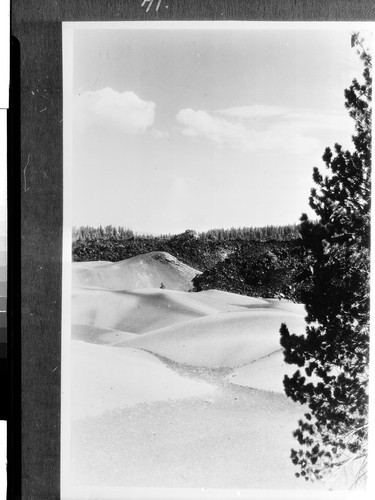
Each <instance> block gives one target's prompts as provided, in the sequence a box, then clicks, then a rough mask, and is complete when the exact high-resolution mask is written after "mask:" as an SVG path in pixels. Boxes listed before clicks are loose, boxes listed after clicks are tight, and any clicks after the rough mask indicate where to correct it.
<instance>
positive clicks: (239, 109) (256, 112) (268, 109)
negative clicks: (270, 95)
mask: <svg viewBox="0 0 375 500" xmlns="http://www.w3.org/2000/svg"><path fill="white" fill-rule="evenodd" d="M217 112H218V113H220V114H222V115H226V116H232V117H237V118H254V119H255V118H274V117H275V116H282V115H285V113H286V112H287V108H284V107H282V106H266V105H262V104H254V105H253V106H235V107H233V108H227V109H219V110H218V111H217Z"/></svg>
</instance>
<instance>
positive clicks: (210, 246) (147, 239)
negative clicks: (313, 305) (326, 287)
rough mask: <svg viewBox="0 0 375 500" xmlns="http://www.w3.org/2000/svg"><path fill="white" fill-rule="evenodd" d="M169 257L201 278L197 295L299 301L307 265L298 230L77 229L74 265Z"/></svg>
mask: <svg viewBox="0 0 375 500" xmlns="http://www.w3.org/2000/svg"><path fill="white" fill-rule="evenodd" d="M154 251H161V252H168V253H170V254H172V255H173V256H175V257H176V258H177V259H179V260H180V261H182V262H184V263H185V264H188V265H189V266H191V267H193V268H194V269H197V271H200V272H201V273H202V274H199V275H197V277H196V278H195V279H194V280H193V284H192V288H193V289H195V290H196V291H199V290H205V289H210V288H216V289H220V290H225V291H229V292H235V293H240V294H245V295H253V296H261V297H282V296H285V297H287V298H290V299H293V300H300V298H301V295H300V291H301V290H300V289H301V287H300V285H299V284H298V282H299V277H300V276H302V275H303V272H304V268H305V264H304V261H303V251H302V248H301V246H300V237H299V226H298V225H296V224H295V225H289V226H266V227H248V228H231V229H212V230H210V231H207V232H204V233H197V232H195V231H192V230H187V231H185V232H184V233H181V234H177V235H158V236H155V235H147V234H142V235H137V234H136V233H134V232H133V231H132V230H131V229H127V228H123V227H114V226H106V227H98V228H94V227H90V226H85V227H80V228H75V229H74V230H73V260H74V261H76V262H79V261H98V260H104V261H110V262H117V261H120V260H124V259H128V258H130V257H135V256H137V255H140V254H144V253H148V252H154Z"/></svg>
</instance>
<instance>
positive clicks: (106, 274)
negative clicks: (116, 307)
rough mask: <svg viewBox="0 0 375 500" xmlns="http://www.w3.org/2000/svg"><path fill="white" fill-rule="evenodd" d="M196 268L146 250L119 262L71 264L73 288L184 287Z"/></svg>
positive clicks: (160, 253) (181, 288)
mask: <svg viewBox="0 0 375 500" xmlns="http://www.w3.org/2000/svg"><path fill="white" fill-rule="evenodd" d="M198 273H199V271H197V270H196V269H193V268H192V267H189V266H187V265H186V264H183V263H182V262H180V261H179V260H178V259H176V258H175V257H173V256H172V255H170V254H169V253H167V252H150V253H147V254H143V255H138V256H137V257H132V258H130V259H126V260H123V261H121V262H115V263H112V262H104V263H103V262H101V263H96V262H95V263H86V262H85V263H81V262H77V263H73V276H72V283H73V286H74V287H79V286H96V287H102V288H109V289H111V290H133V289H138V288H159V287H160V284H161V282H163V283H164V284H165V286H166V288H167V289H171V290H186V291H188V290H189V289H190V288H191V287H192V284H191V280H192V279H193V278H194V276H195V275H196V274H198Z"/></svg>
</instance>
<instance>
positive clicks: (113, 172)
mask: <svg viewBox="0 0 375 500" xmlns="http://www.w3.org/2000/svg"><path fill="white" fill-rule="evenodd" d="M74 24H75V27H74V29H73V35H72V37H73V39H72V57H71V61H70V60H69V61H68V63H69V64H71V65H72V67H71V71H72V78H71V79H69V81H68V83H66V80H67V79H65V83H64V97H67V101H68V102H69V103H70V104H69V105H68V107H69V106H70V107H71V109H70V111H71V112H70V113H67V117H65V116H64V120H65V119H67V120H69V124H68V127H69V130H71V131H72V133H71V134H70V135H69V137H70V138H71V139H69V140H71V141H72V145H71V154H70V155H69V158H68V159H66V161H65V163H64V168H70V169H71V175H72V224H73V225H74V226H80V225H92V226H99V225H103V226H104V225H109V224H111V225H114V226H119V225H120V226H124V227H127V228H130V229H133V230H134V231H136V232H139V233H142V232H147V233H154V234H159V233H163V234H168V233H180V232H183V231H185V230H186V229H193V230H196V231H205V230H208V229H211V228H230V227H244V226H264V225H270V224H275V225H279V224H290V223H296V222H298V220H299V217H300V216H301V214H302V213H303V212H307V213H308V214H309V215H310V216H313V213H312V212H311V210H310V209H309V206H308V197H309V193H310V189H311V188H312V187H313V181H312V171H313V167H314V166H318V167H320V168H321V170H322V171H323V172H324V171H325V166H324V164H323V162H322V160H321V157H322V155H323V153H324V149H325V148H326V147H327V146H330V147H333V146H334V144H335V143H336V142H338V143H340V144H342V145H343V146H344V147H345V148H351V135H352V134H353V132H354V127H353V121H352V120H351V119H350V118H349V116H348V114H347V111H346V109H345V106H344V89H345V88H347V87H348V86H349V85H350V83H351V81H352V79H353V77H357V78H360V77H361V73H362V65H361V63H360V61H359V58H358V56H357V55H356V53H355V50H354V49H353V48H351V32H352V31H353V30H352V29H351V27H349V26H347V25H342V27H340V29H338V28H337V25H329V24H328V23H324V25H322V27H321V28H319V29H316V28H315V27H313V26H312V25H307V24H304V25H301V24H299V23H289V24H285V23H284V25H283V26H280V24H277V23H241V26H240V27H239V26H235V27H231V26H230V25H228V24H226V29H222V28H221V26H223V23H221V24H216V25H215V26H214V25H213V23H211V24H209V25H208V24H205V23H203V24H202V23H200V24H199V28H197V26H198V25H197V23H190V25H189V26H188V28H190V29H187V26H186V24H184V25H178V26H176V25H175V24H174V25H172V24H169V25H168V27H166V28H165V29H164V28H163V26H162V24H161V23H158V28H157V29H156V28H155V29H154V28H152V29H150V28H148V29H144V28H141V27H138V29H134V26H135V23H126V24H124V25H122V24H116V25H111V26H109V25H108V24H106V23H103V24H98V23H96V24H95V27H93V26H94V25H91V27H89V25H90V23H86V24H85V25H84V24H83V23H74ZM224 24H225V23H224ZM148 25H149V26H152V24H151V23H148ZM245 25H246V26H245ZM112 26H116V29H113V28H112ZM129 26H130V27H129ZM244 28H245V29H244ZM254 28H255V29H254ZM65 42H66V39H65ZM65 70H66V68H64V71H65ZM65 109H66V108H65ZM64 112H65V110H64ZM65 140H67V139H66V138H64V141H65ZM67 162H68V163H69V164H68V165H67V164H66V163H67Z"/></svg>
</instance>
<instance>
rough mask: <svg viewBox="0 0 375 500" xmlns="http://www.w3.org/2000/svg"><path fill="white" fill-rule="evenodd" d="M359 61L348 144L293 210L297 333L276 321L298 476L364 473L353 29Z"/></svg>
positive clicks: (362, 202) (365, 309)
mask: <svg viewBox="0 0 375 500" xmlns="http://www.w3.org/2000/svg"><path fill="white" fill-rule="evenodd" d="M352 46H355V47H356V49H357V52H358V54H359V55H360V58H361V60H362V61H363V64H364V71H363V82H362V83H359V82H358V81H357V80H356V79H354V80H353V82H352V85H351V86H350V87H349V89H347V90H345V98H346V102H345V104H346V108H347V109H348V112H349V115H350V116H351V117H352V118H353V119H354V121H355V135H354V136H353V143H354V152H352V153H351V152H349V151H343V149H342V148H341V147H340V146H339V145H337V144H336V145H335V150H334V152H332V151H331V149H329V148H327V149H326V150H325V153H324V155H323V161H324V162H325V164H326V167H327V175H325V176H324V177H323V175H322V174H321V173H320V172H319V170H318V169H317V168H314V173H313V179H314V182H315V184H316V185H317V187H316V188H314V189H312V190H311V197H310V206H311V207H312V208H313V209H314V211H315V212H316V214H317V216H318V220H317V221H316V222H312V221H310V220H309V219H308V217H307V216H306V215H305V214H304V215H303V216H302V217H301V222H302V224H301V236H302V240H303V244H304V248H305V251H306V258H307V260H308V262H309V267H310V270H311V273H310V276H309V278H308V283H307V287H306V288H307V291H306V292H305V295H304V303H305V305H306V312H307V317H306V321H307V328H306V333H305V335H295V334H290V333H289V331H288V328H287V326H286V325H285V324H283V325H282V326H281V329H280V333H281V345H282V347H283V348H284V358H285V361H286V362H287V363H291V364H296V365H297V366H298V367H299V368H300V369H298V370H297V371H296V373H295V374H294V375H293V377H288V376H286V377H285V378H284V387H285V392H286V394H287V396H289V397H291V398H292V399H293V400H294V401H298V402H300V403H302V404H304V405H306V406H307V408H308V410H307V411H306V413H305V414H304V418H303V419H301V420H300V421H299V423H298V428H297V430H296V431H295V432H294V436H295V437H296V438H297V440H298V443H299V445H300V447H299V449H298V450H292V452H291V458H292V461H293V463H294V464H295V465H297V466H298V467H299V472H297V473H296V475H297V476H300V475H301V476H303V477H305V479H306V480H309V479H312V480H314V479H322V478H323V477H326V475H327V473H329V472H330V471H331V472H333V471H334V470H339V469H340V468H342V467H344V466H346V465H348V464H356V465H357V467H356V470H357V473H356V474H357V476H356V477H357V479H356V480H359V478H361V477H362V478H364V477H365V476H366V467H367V437H368V434H367V431H368V361H369V272H370V253H369V247H370V168H371V84H372V81H371V57H370V55H369V53H368V51H367V50H366V49H365V48H364V45H363V40H361V39H360V37H359V35H358V34H354V35H353V36H352Z"/></svg>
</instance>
